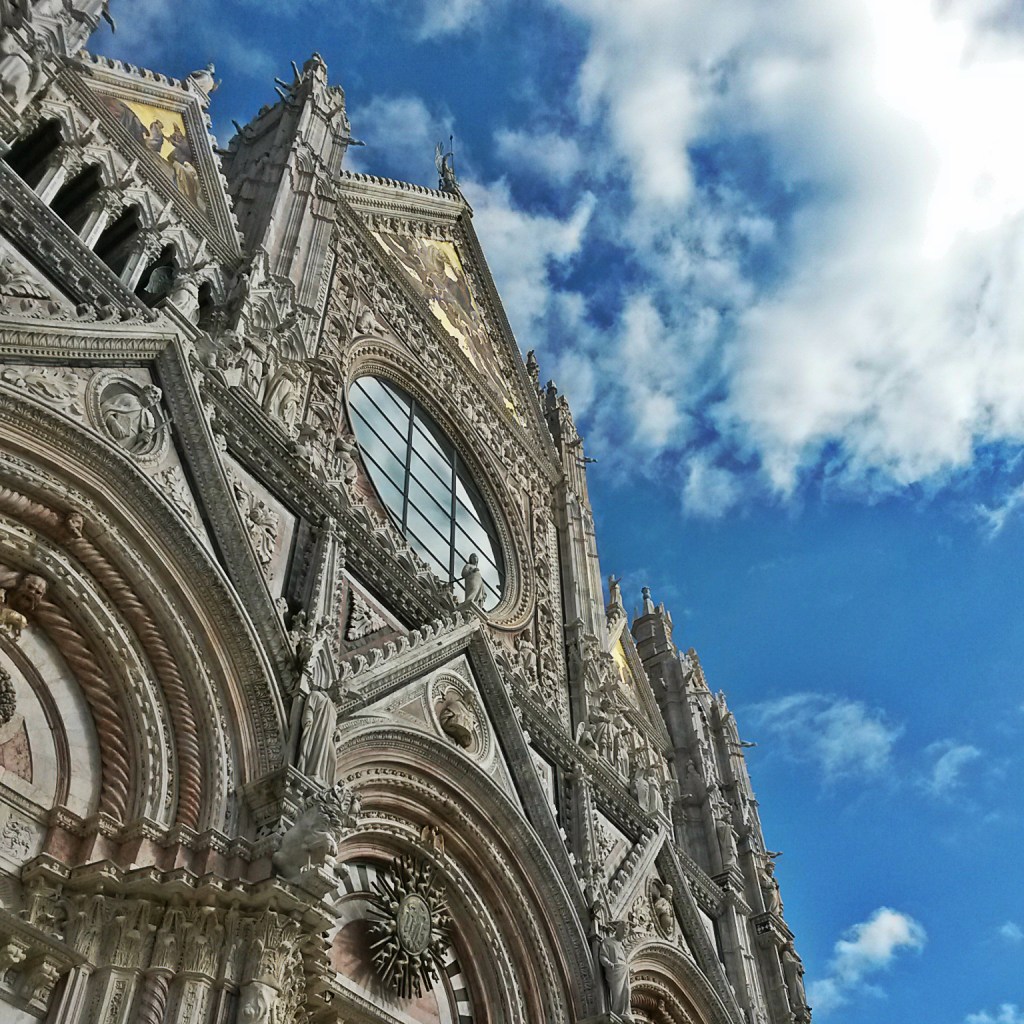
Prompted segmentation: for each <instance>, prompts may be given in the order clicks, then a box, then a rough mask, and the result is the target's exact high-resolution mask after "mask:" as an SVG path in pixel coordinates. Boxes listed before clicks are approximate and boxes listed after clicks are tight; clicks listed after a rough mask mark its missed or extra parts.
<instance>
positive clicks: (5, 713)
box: [0, 668, 18, 725]
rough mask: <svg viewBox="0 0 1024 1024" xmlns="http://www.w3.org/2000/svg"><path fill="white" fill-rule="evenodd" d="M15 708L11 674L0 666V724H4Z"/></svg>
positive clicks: (12, 715) (15, 702)
mask: <svg viewBox="0 0 1024 1024" xmlns="http://www.w3.org/2000/svg"><path fill="white" fill-rule="evenodd" d="M17 710H18V701H17V695H16V694H15V692H14V682H13V680H12V679H11V674H10V672H8V671H7V670H6V669H2V668H0V725H6V724H7V723H8V722H9V721H10V720H11V719H12V718H13V717H14V713H15V712H16V711H17Z"/></svg>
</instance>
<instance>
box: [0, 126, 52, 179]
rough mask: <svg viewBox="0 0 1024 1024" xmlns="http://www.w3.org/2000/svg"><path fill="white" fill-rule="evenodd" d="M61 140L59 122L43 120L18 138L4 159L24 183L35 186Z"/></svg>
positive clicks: (41, 177)
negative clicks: (29, 131)
mask: <svg viewBox="0 0 1024 1024" xmlns="http://www.w3.org/2000/svg"><path fill="white" fill-rule="evenodd" d="M61 142H62V137H61V134H60V122H58V121H44V122H43V123H42V124H41V125H40V126H39V127H38V128H36V130H35V131H33V132H31V133H30V134H28V135H26V136H25V137H24V138H22V139H18V141H17V142H15V143H14V145H13V146H11V148H10V149H9V150H8V151H7V152H6V153H5V154H4V160H5V161H6V163H7V165H8V166H9V167H10V168H11V170H12V171H14V173H15V174H17V175H18V176H19V177H20V178H23V179H24V180H25V184H26V185H28V186H29V187H31V188H35V187H36V185H38V184H39V182H40V181H42V179H43V175H44V174H45V173H46V168H47V167H48V166H49V164H50V159H51V157H52V156H53V154H54V153H56V152H57V147H58V146H59V145H60V144H61Z"/></svg>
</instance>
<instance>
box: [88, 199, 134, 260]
mask: <svg viewBox="0 0 1024 1024" xmlns="http://www.w3.org/2000/svg"><path fill="white" fill-rule="evenodd" d="M141 231H142V223H141V221H140V220H139V208H138V207H137V206H129V207H127V209H125V210H122V211H121V215H120V216H119V217H118V218H117V219H116V220H115V221H113V223H111V224H108V225H107V228H106V230H105V231H104V232H103V234H102V235H100V237H99V239H98V240H97V242H96V246H95V252H96V255H97V256H99V258H100V259H101V260H103V262H104V263H106V265H107V266H108V267H110V269H111V270H112V271H113V272H114V273H115V274H120V273H121V271H122V270H124V268H125V266H126V265H127V263H128V258H129V257H130V256H131V254H132V247H133V246H134V244H135V241H136V239H138V237H139V234H140V232H141Z"/></svg>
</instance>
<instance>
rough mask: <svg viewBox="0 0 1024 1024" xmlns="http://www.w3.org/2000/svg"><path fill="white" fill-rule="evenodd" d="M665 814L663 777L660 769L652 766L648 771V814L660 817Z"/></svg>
mask: <svg viewBox="0 0 1024 1024" xmlns="http://www.w3.org/2000/svg"><path fill="white" fill-rule="evenodd" d="M664 812H665V797H664V795H663V793H662V791H661V777H660V776H659V775H658V769H657V768H656V767H655V766H654V765H651V766H650V768H648V769H647V813H648V814H654V815H658V814H664Z"/></svg>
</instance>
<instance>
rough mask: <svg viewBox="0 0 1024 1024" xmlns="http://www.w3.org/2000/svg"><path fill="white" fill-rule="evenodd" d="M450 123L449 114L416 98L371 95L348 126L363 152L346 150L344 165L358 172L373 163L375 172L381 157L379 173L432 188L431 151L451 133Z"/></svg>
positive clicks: (434, 185) (435, 181)
mask: <svg viewBox="0 0 1024 1024" xmlns="http://www.w3.org/2000/svg"><path fill="white" fill-rule="evenodd" d="M452 124H453V122H452V117H451V115H450V114H448V113H446V112H439V111H433V110H430V109H429V108H428V107H427V105H426V104H425V103H424V102H423V100H421V99H420V98H419V97H418V96H408V95H407V96H374V97H373V98H372V99H371V100H370V101H369V102H368V103H363V104H361V105H360V107H359V110H358V111H356V117H355V120H354V122H353V125H352V130H353V133H354V134H355V135H356V136H357V137H358V138H360V139H362V140H363V141H364V142H365V143H366V151H365V152H364V151H361V150H358V149H354V150H349V154H348V156H347V158H346V166H347V167H349V168H350V169H351V170H354V171H361V170H365V168H366V167H367V166H368V165H369V161H370V160H373V166H374V168H375V169H378V168H380V167H381V158H383V159H384V160H385V161H386V166H385V168H384V169H383V170H382V171H381V173H383V174H385V175H388V176H390V177H394V178H398V179H400V180H402V181H419V182H421V183H422V184H425V185H428V186H429V187H431V188H434V187H436V186H437V170H436V168H435V167H434V148H435V147H436V145H437V144H438V142H441V141H446V140H447V139H448V136H449V135H451V134H452V131H453V127H452Z"/></svg>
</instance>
